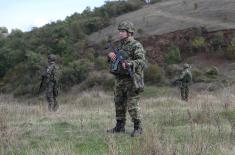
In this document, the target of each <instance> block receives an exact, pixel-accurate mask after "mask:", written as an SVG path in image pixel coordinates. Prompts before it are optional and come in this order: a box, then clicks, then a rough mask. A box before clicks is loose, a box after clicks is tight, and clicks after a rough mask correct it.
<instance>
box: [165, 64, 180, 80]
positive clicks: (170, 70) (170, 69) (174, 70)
mask: <svg viewBox="0 0 235 155" xmlns="http://www.w3.org/2000/svg"><path fill="white" fill-rule="evenodd" d="M181 70H182V68H181V67H180V66H179V65H177V64H171V65H167V67H166V68H165V71H166V75H167V76H168V77H170V78H172V77H174V76H176V75H179V74H180V71H181Z"/></svg>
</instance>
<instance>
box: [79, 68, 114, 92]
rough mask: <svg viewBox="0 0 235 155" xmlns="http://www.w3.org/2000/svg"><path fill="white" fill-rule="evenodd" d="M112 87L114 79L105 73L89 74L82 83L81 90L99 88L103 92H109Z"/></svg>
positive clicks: (94, 72)
mask: <svg viewBox="0 0 235 155" xmlns="http://www.w3.org/2000/svg"><path fill="white" fill-rule="evenodd" d="M113 86H114V77H113V76H112V75H111V74H110V73H107V72H96V71H93V72H90V74H89V75H88V77H87V79H86V80H85V81H84V83H82V84H81V89H82V90H84V89H90V88H94V87H99V88H102V89H104V90H111V89H112V88H113Z"/></svg>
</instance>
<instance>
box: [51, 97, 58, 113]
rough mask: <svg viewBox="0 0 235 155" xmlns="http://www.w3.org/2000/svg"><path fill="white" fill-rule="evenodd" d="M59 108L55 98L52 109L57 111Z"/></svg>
mask: <svg viewBox="0 0 235 155" xmlns="http://www.w3.org/2000/svg"><path fill="white" fill-rule="evenodd" d="M58 108H59V104H58V103H57V101H56V100H55V101H54V104H53V107H52V110H53V111H54V112H55V111H57V109H58Z"/></svg>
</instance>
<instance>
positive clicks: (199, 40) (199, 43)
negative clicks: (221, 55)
mask: <svg viewBox="0 0 235 155" xmlns="http://www.w3.org/2000/svg"><path fill="white" fill-rule="evenodd" d="M192 47H193V51H195V52H199V51H200V52H202V51H205V49H206V41H205V39H204V38H203V37H201V36H199V37H196V38H195V39H194V40H193V41H192Z"/></svg>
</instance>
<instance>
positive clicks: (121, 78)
mask: <svg viewBox="0 0 235 155" xmlns="http://www.w3.org/2000/svg"><path fill="white" fill-rule="evenodd" d="M118 30H119V38H120V40H119V43H118V46H117V50H118V51H119V52H120V53H121V54H122V56H123V58H124V59H125V60H126V62H127V63H121V67H120V68H119V69H118V71H117V72H115V73H113V74H114V75H115V90H114V96H115V97H114V102H115V109H116V121H117V122H116V126H115V127H114V128H112V129H109V130H107V132H111V133H119V132H125V122H126V112H127V111H128V112H129V114H130V117H131V118H132V121H133V122H134V130H133V131H132V133H131V136H132V137H135V136H139V135H141V134H142V127H141V120H140V108H139V99H140V93H141V92H142V91H143V88H144V72H143V70H144V67H145V65H146V63H145V62H146V60H145V53H146V52H145V50H144V48H143V46H142V45H141V43H140V42H138V41H137V40H135V39H134V37H133V34H134V26H133V24H132V23H131V22H128V21H124V22H121V23H120V24H119V26H118ZM108 58H109V60H110V61H111V62H114V61H115V60H116V55H115V53H114V52H110V53H109V54H108ZM127 64H128V66H130V67H131V68H132V71H133V76H132V77H131V76H130V75H129V73H128V71H127Z"/></svg>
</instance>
